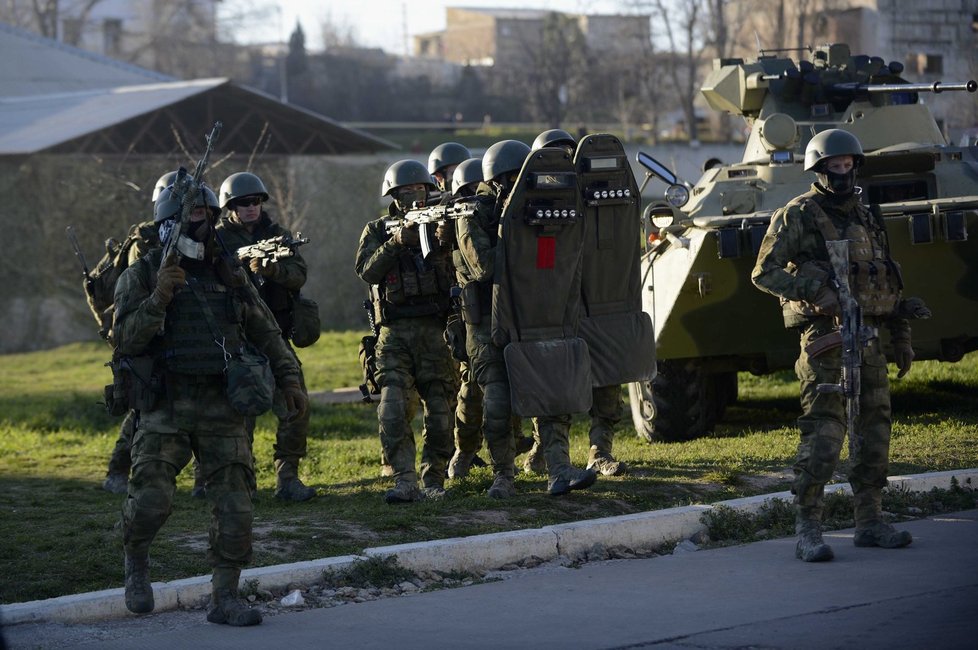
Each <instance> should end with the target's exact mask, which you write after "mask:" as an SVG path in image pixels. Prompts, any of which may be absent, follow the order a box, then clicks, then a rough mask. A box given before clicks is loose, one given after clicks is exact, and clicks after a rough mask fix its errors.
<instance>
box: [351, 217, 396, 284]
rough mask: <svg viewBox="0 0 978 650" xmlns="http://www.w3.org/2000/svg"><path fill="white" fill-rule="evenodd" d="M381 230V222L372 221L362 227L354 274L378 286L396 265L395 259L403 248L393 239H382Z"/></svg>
mask: <svg viewBox="0 0 978 650" xmlns="http://www.w3.org/2000/svg"><path fill="white" fill-rule="evenodd" d="M382 229H383V223H382V222H378V221H372V222H370V223H368V224H367V225H366V226H365V227H364V229H363V233H362V234H361V235H360V245H359V247H358V248H357V259H356V272H357V276H359V277H360V279H361V280H363V281H364V282H367V283H369V284H380V283H381V281H383V279H384V277H385V276H386V275H387V271H389V270H390V269H391V267H393V266H394V265H395V264H396V263H397V257H398V255H399V254H400V253H401V250H402V248H403V247H402V246H401V245H400V244H398V243H396V242H395V241H394V239H393V238H389V237H388V238H385V237H382V236H381V235H380V232H382ZM384 234H385V235H386V233H384Z"/></svg>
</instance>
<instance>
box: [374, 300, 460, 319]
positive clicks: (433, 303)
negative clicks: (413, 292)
mask: <svg viewBox="0 0 978 650" xmlns="http://www.w3.org/2000/svg"><path fill="white" fill-rule="evenodd" d="M448 308H449V298H448V293H447V292H446V293H445V295H444V296H425V297H423V298H415V299H413V300H410V301H407V302H403V303H401V304H397V305H395V304H393V303H391V302H390V301H388V300H384V299H383V298H380V297H376V298H375V299H374V300H373V310H374V322H375V323H376V324H377V325H389V324H390V323H391V322H392V321H396V320H401V319H402V318H420V317H422V316H443V315H445V314H446V313H447V312H448Z"/></svg>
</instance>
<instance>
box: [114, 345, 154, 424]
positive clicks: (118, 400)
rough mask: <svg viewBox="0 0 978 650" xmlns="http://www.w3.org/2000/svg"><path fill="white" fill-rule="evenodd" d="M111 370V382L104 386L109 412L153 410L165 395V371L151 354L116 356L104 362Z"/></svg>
mask: <svg viewBox="0 0 978 650" xmlns="http://www.w3.org/2000/svg"><path fill="white" fill-rule="evenodd" d="M105 365H107V366H109V367H110V368H111V369H112V383H111V384H109V385H107V386H106V387H105V389H104V398H105V409H106V410H107V411H108V412H109V415H114V416H119V415H125V414H126V413H128V412H129V411H130V410H132V409H135V410H137V411H150V410H152V409H153V408H154V407H155V406H156V403H157V402H158V401H159V398H160V396H161V395H162V394H163V380H162V373H161V372H158V371H157V370H156V368H155V366H156V364H155V360H154V358H153V357H152V356H149V355H142V356H138V357H121V356H113V358H112V361H110V362H108V363H107V364H105Z"/></svg>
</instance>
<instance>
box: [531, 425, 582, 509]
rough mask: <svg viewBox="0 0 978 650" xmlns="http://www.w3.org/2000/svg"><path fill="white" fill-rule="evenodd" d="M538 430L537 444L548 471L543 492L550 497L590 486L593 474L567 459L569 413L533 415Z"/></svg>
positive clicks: (568, 451) (568, 454)
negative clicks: (547, 478)
mask: <svg viewBox="0 0 978 650" xmlns="http://www.w3.org/2000/svg"><path fill="white" fill-rule="evenodd" d="M535 422H536V427H537V430H538V431H539V432H540V443H541V444H542V445H543V453H544V455H545V456H546V458H547V471H548V472H549V474H550V477H549V481H548V483H547V491H548V492H549V493H550V494H551V495H552V496H560V495H562V494H567V493H568V492H570V491H571V490H583V489H586V488H589V487H591V486H592V485H593V484H594V481H595V479H596V478H597V473H596V472H595V471H594V470H591V469H579V468H576V467H574V466H573V465H571V461H570V424H571V416H569V415H551V416H546V417H539V418H535Z"/></svg>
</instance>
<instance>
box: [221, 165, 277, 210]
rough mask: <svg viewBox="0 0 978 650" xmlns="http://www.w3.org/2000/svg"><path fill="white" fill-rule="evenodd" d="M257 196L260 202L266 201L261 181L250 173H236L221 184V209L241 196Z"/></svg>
mask: <svg viewBox="0 0 978 650" xmlns="http://www.w3.org/2000/svg"><path fill="white" fill-rule="evenodd" d="M253 195H258V196H260V197H261V200H262V201H267V200H268V190H266V189H265V184H264V183H262V182H261V179H260V178H258V177H257V176H255V175H254V174H252V173H251V172H238V173H236V174H231V175H230V176H228V177H227V178H225V179H224V182H223V183H221V207H222V208H226V207H227V205H228V203H230V202H231V201H233V200H234V199H237V198H240V197H242V196H253Z"/></svg>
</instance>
